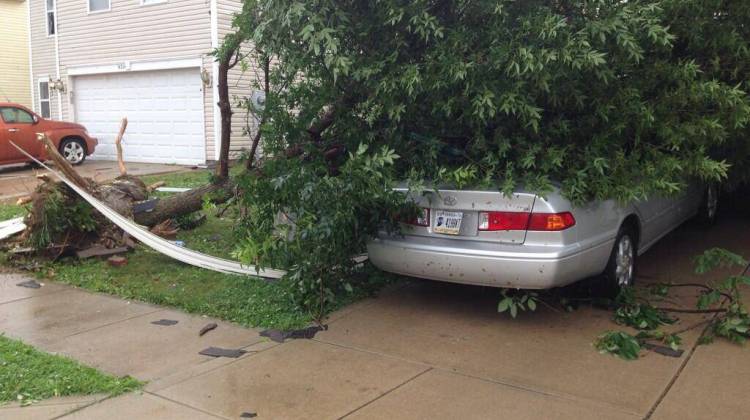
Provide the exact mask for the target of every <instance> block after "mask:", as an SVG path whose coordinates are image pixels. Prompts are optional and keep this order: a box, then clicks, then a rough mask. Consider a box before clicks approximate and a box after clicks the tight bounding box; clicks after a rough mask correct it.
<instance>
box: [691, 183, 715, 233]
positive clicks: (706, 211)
mask: <svg viewBox="0 0 750 420" xmlns="http://www.w3.org/2000/svg"><path fill="white" fill-rule="evenodd" d="M719 192H720V190H719V186H718V185H716V184H708V186H707V187H706V191H704V192H703V201H701V207H700V209H698V215H697V217H696V220H697V221H698V222H700V223H701V224H702V225H705V226H711V225H713V224H714V223H716V214H717V213H718V211H719Z"/></svg>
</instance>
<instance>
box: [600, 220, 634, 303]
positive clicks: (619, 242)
mask: <svg viewBox="0 0 750 420" xmlns="http://www.w3.org/2000/svg"><path fill="white" fill-rule="evenodd" d="M636 238H637V237H636V235H635V232H634V231H633V229H632V228H629V227H627V226H623V227H622V228H620V231H619V232H618V233H617V238H616V239H615V245H614V247H613V248H612V254H611V255H610V257H609V262H607V268H606V269H605V270H604V275H603V279H602V280H603V281H602V283H601V285H602V288H601V289H602V290H601V291H602V294H603V295H604V296H605V297H609V298H614V297H616V296H617V295H618V294H619V293H620V290H622V288H623V287H628V286H632V285H633V283H635V268H636V259H637V258H638V242H637V239H636Z"/></svg>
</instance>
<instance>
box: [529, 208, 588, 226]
mask: <svg viewBox="0 0 750 420" xmlns="http://www.w3.org/2000/svg"><path fill="white" fill-rule="evenodd" d="M575 224H576V219H575V217H573V215H572V214H571V213H570V212H567V211H566V212H563V213H532V214H531V219H530V220H529V229H528V230H539V231H559V230H565V229H567V228H569V227H572V226H575Z"/></svg>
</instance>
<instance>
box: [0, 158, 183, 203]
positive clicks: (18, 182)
mask: <svg viewBox="0 0 750 420" xmlns="http://www.w3.org/2000/svg"><path fill="white" fill-rule="evenodd" d="M126 166H127V169H128V174H130V175H135V176H140V175H151V174H159V173H166V172H177V171H182V170H185V169H187V168H189V167H186V166H179V165H164V164H160V163H133V162H126ZM76 170H77V171H78V173H80V174H81V175H83V176H84V177H86V178H91V179H93V180H95V181H107V180H110V179H113V178H115V177H117V176H119V175H120V172H119V170H118V169H117V162H113V161H106V160H87V161H85V162H83V163H82V164H81V165H80V166H76ZM37 173H47V171H46V170H43V169H33V168H31V167H29V166H25V165H12V166H11V165H8V166H0V202H2V201H9V200H14V199H17V198H18V197H23V196H26V195H29V194H31V193H32V192H33V191H34V189H35V188H36V186H37V185H38V184H39V180H38V179H37V178H36V174H37Z"/></svg>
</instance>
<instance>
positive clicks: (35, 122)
mask: <svg viewBox="0 0 750 420" xmlns="http://www.w3.org/2000/svg"><path fill="white" fill-rule="evenodd" d="M31 119H33V120H34V124H39V117H37V116H36V115H32V116H31Z"/></svg>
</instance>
